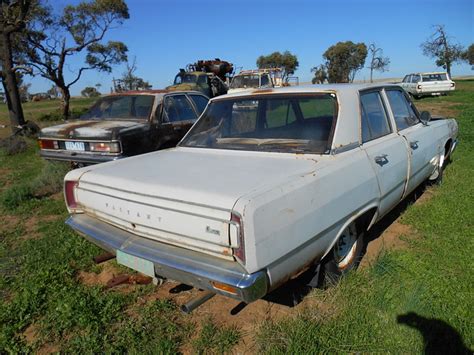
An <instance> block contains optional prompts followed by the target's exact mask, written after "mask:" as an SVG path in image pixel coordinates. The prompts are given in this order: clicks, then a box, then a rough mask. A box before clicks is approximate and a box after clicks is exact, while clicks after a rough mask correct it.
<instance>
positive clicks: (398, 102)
mask: <svg viewBox="0 0 474 355" xmlns="http://www.w3.org/2000/svg"><path fill="white" fill-rule="evenodd" d="M387 97H388V102H389V103H390V107H391V109H392V112H393V116H394V118H395V123H396V124H397V128H398V130H399V131H401V130H403V129H405V128H408V127H410V126H413V125H415V124H417V123H418V122H419V120H418V117H417V116H416V113H415V111H414V110H413V108H412V107H411V105H410V102H409V101H408V100H407V98H406V97H405V95H404V94H403V92H401V91H399V90H387Z"/></svg>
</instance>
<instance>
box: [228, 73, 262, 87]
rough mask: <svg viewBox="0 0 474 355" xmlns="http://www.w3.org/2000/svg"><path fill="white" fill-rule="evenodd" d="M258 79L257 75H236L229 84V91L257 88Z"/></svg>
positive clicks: (258, 84)
mask: <svg viewBox="0 0 474 355" xmlns="http://www.w3.org/2000/svg"><path fill="white" fill-rule="evenodd" d="M259 86H260V78H259V76H258V75H237V76H236V77H234V79H233V80H232V82H231V83H230V88H231V89H237V88H258V87H259Z"/></svg>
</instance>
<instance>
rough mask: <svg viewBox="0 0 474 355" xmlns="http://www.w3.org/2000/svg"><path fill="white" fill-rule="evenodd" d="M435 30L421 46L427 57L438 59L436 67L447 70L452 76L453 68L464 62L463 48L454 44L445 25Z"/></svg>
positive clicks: (436, 27) (438, 26) (437, 26)
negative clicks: (455, 64) (456, 64)
mask: <svg viewBox="0 0 474 355" xmlns="http://www.w3.org/2000/svg"><path fill="white" fill-rule="evenodd" d="M434 28H435V31H434V33H433V34H432V35H431V36H430V37H429V38H428V39H427V40H426V41H425V42H423V43H422V44H421V45H420V46H421V48H422V50H423V54H424V55H425V56H427V57H430V58H436V65H437V66H438V67H443V68H444V69H446V71H447V72H448V75H449V76H451V66H452V65H453V64H454V63H456V62H459V61H460V60H462V55H463V47H462V46H461V45H460V44H457V43H453V42H452V39H451V38H450V36H449V35H448V34H447V32H446V29H445V28H444V25H436V26H434Z"/></svg>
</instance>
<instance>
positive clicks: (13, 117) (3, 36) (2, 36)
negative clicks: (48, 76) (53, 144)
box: [0, 0, 31, 133]
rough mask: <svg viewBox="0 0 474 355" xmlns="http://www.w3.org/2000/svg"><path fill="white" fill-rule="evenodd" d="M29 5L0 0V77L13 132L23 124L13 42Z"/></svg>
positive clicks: (19, 0) (23, 0)
mask: <svg viewBox="0 0 474 355" xmlns="http://www.w3.org/2000/svg"><path fill="white" fill-rule="evenodd" d="M30 6H31V0H17V1H14V0H11V1H10V0H2V2H1V4H0V64H1V71H0V77H1V80H2V84H3V87H4V90H5V96H6V102H7V106H8V114H9V116H10V123H11V129H12V132H13V133H14V132H16V130H17V129H18V126H23V125H24V124H25V117H24V115H23V108H22V106H21V95H20V91H19V85H18V75H17V73H18V70H19V69H21V68H20V67H19V66H16V64H15V50H14V42H15V39H16V38H15V37H16V35H17V34H18V33H21V32H22V31H23V30H24V28H25V26H26V22H27V20H28V13H29V9H30Z"/></svg>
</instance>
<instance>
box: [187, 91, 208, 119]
mask: <svg viewBox="0 0 474 355" xmlns="http://www.w3.org/2000/svg"><path fill="white" fill-rule="evenodd" d="M189 97H190V98H191V100H193V102H194V104H195V105H196V108H197V110H198V114H199V115H201V113H202V112H203V111H204V109H205V108H206V106H207V102H208V101H209V100H208V99H207V98H205V97H204V96H201V95H189Z"/></svg>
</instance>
